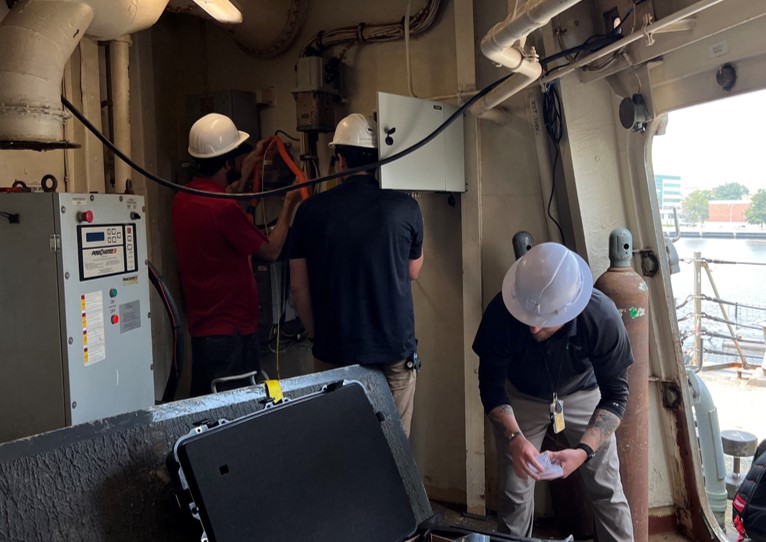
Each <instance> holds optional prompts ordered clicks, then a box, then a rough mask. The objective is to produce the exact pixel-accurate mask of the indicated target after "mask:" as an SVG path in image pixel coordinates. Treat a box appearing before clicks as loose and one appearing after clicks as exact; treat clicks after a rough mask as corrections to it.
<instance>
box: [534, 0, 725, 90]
mask: <svg viewBox="0 0 766 542" xmlns="http://www.w3.org/2000/svg"><path fill="white" fill-rule="evenodd" d="M723 1H724V0H700V1H699V2H697V3H696V4H692V5H691V6H688V7H685V8H683V9H679V10H678V11H676V12H675V13H673V14H672V15H668V16H667V17H665V18H663V19H660V20H659V21H657V22H654V23H651V24H648V25H646V26H645V27H644V28H642V29H641V30H637V31H636V32H634V33H632V34H631V35H629V36H625V37H624V38H622V39H621V40H619V41H616V42H614V43H613V44H612V45H609V46H607V47H604V48H603V49H599V50H598V51H596V52H595V53H593V54H591V55H588V56H586V57H585V58H583V59H582V60H578V61H577V62H575V63H574V64H570V65H569V66H567V67H566V68H562V69H560V70H556V72H555V73H552V74H550V75H548V76H546V77H544V78H543V83H549V82H551V81H555V80H557V79H561V78H562V77H564V76H566V75H569V74H570V73H572V72H573V71H575V70H576V69H578V68H582V67H583V66H586V65H588V64H590V63H592V62H595V61H596V60H599V59H601V58H604V57H605V56H607V55H610V54H612V53H614V52H615V51H619V50H620V49H622V48H623V47H626V46H627V45H630V44H631V43H633V42H635V41H638V40H640V39H642V38H648V37H649V36H651V35H652V34H655V33H657V32H660V31H661V30H664V29H666V28H667V27H669V26H671V25H674V24H676V23H677V22H678V21H682V20H684V19H686V18H687V17H691V16H692V15H696V14H697V13H700V12H702V11H705V10H706V9H708V8H711V7H713V6H715V5H716V4H720V3H721V2H723Z"/></svg>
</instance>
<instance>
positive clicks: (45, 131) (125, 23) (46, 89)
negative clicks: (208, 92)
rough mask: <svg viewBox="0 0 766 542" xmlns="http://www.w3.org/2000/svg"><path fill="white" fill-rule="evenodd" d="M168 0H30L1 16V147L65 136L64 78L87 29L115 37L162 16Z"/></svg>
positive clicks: (52, 142) (59, 143) (47, 145)
mask: <svg viewBox="0 0 766 542" xmlns="http://www.w3.org/2000/svg"><path fill="white" fill-rule="evenodd" d="M167 2H168V0H82V1H64V0H58V1H55V0H26V1H22V2H20V3H17V4H16V5H15V6H14V7H13V9H12V10H11V11H10V13H8V15H7V16H6V17H5V18H4V19H3V20H2V22H0V79H2V81H3V84H2V85H0V148H6V149H36V150H46V149H54V148H66V147H72V146H73V145H72V144H71V143H69V142H67V141H65V140H64V128H63V121H64V119H65V115H64V112H63V109H62V107H61V98H60V96H61V80H62V78H63V76H64V66H65V65H66V63H67V61H68V60H69V57H70V56H71V55H72V51H74V48H75V47H76V46H77V44H78V43H79V41H80V40H81V39H82V37H83V36H84V35H85V34H86V33H87V34H88V35H90V36H93V37H96V38H98V39H103V40H110V39H115V38H118V37H120V36H122V35H125V34H130V33H132V32H136V31H138V30H143V29H145V28H148V27H150V26H151V25H152V24H154V23H155V22H156V21H157V19H159V17H160V15H161V14H162V12H163V10H164V9H165V6H166V5H167Z"/></svg>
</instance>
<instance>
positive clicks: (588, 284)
mask: <svg viewBox="0 0 766 542" xmlns="http://www.w3.org/2000/svg"><path fill="white" fill-rule="evenodd" d="M592 291H593V274H592V273H591V271H590V268H589V267H588V264H587V263H585V260H583V259H582V258H581V257H580V256H579V255H577V254H575V253H574V252H572V251H571V250H569V249H568V248H567V247H565V246H564V245H560V244H558V243H541V244H539V245H536V246H534V247H532V248H531V249H529V252H527V253H526V254H525V255H524V256H522V257H521V258H519V259H518V260H516V263H514V264H513V265H512V266H511V268H510V269H509V270H508V273H506V275H505V279H504V280H503V301H504V302H505V306H506V308H507V309H508V311H509V312H510V313H511V314H512V315H513V316H514V317H515V318H516V319H517V320H519V321H520V322H522V323H524V324H526V325H528V326H531V327H555V326H560V325H563V324H566V323H567V322H569V321H570V320H574V319H575V318H576V317H577V315H578V314H580V313H581V312H582V311H583V310H584V309H585V307H586V305H587V304H588V301H590V294H591V292H592Z"/></svg>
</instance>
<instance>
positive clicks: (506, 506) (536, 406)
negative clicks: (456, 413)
mask: <svg viewBox="0 0 766 542" xmlns="http://www.w3.org/2000/svg"><path fill="white" fill-rule="evenodd" d="M506 390H507V392H508V398H509V400H510V402H511V407H512V408H513V414H514V416H515V417H516V421H517V422H518V424H519V428H520V429H521V432H522V433H523V434H524V437H526V439H527V440H528V441H529V442H531V443H532V444H534V446H535V447H536V448H537V449H538V450H539V449H540V447H541V446H542V443H543V437H544V436H545V433H546V431H547V429H548V425H550V423H551V418H550V410H549V407H550V405H549V403H548V402H546V401H541V400H540V399H536V398H533V397H529V396H526V395H522V394H520V393H518V391H516V390H514V389H513V387H512V386H511V385H510V383H507V385H506ZM600 399H601V393H600V392H599V390H598V389H594V390H588V391H579V392H575V393H573V394H571V395H567V396H565V397H561V400H562V401H563V402H564V418H565V421H566V429H564V434H565V435H566V437H567V440H568V441H569V442H570V443H571V444H572V445H576V444H577V443H578V442H580V438H581V437H582V435H583V433H584V432H585V429H586V427H587V426H588V422H589V421H590V417H591V415H592V414H593V410H594V409H595V408H596V405H597V404H598V402H599V400H600ZM495 442H496V444H497V460H498V461H497V462H498V473H497V474H498V477H497V483H498V514H497V516H498V517H497V524H498V531H499V532H501V533H508V534H512V535H514V536H520V537H530V536H532V522H533V518H534V488H535V481H534V480H533V479H532V478H527V479H526V480H522V479H521V478H519V477H518V476H517V475H516V471H514V470H513V464H512V463H513V458H512V457H511V454H510V452H509V451H508V446H507V442H508V440H507V439H506V438H505V437H503V436H502V435H498V431H497V428H495ZM579 470H580V471H582V477H583V481H584V482H585V490H586V491H587V493H588V497H589V498H590V501H591V504H592V505H593V514H594V519H595V523H596V533H597V537H598V540H599V541H600V542H632V541H633V523H632V522H631V517H630V507H629V506H628V501H627V499H626V498H625V494H624V493H623V490H622V482H621V480H620V460H619V459H618V457H617V442H616V440H615V438H614V435H612V437H611V438H610V439H609V442H608V443H606V444H604V445H603V446H602V447H601V448H599V449H598V451H597V452H596V456H595V457H594V458H593V459H592V460H590V461H589V462H588V463H585V464H584V465H582V466H581V467H580V469H579Z"/></svg>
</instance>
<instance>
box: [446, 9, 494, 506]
mask: <svg viewBox="0 0 766 542" xmlns="http://www.w3.org/2000/svg"><path fill="white" fill-rule="evenodd" d="M474 9H475V7H474V0H456V1H455V3H454V12H455V45H456V51H457V57H456V59H455V62H456V67H457V89H458V93H461V92H470V91H473V90H474V89H475V88H476V45H475V43H476V40H475V35H474V27H473V25H474ZM464 132H465V180H466V188H467V191H466V193H465V194H463V195H462V196H461V198H460V221H461V237H462V247H463V249H462V250H463V253H462V266H463V300H462V301H463V302H462V310H463V390H464V412H465V504H466V510H467V511H468V512H469V513H471V514H476V515H479V516H483V515H484V514H485V513H486V493H487V488H486V476H485V460H486V454H485V435H484V409H483V408H482V406H481V400H480V399H479V394H478V393H477V387H476V383H477V375H478V372H479V360H478V358H477V357H476V355H475V354H474V353H473V351H472V349H471V344H472V342H473V334H474V332H475V330H476V329H477V328H478V327H479V322H481V313H482V287H481V152H480V149H481V130H480V128H479V121H478V119H476V118H475V117H471V116H468V117H466V119H465V124H464Z"/></svg>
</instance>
